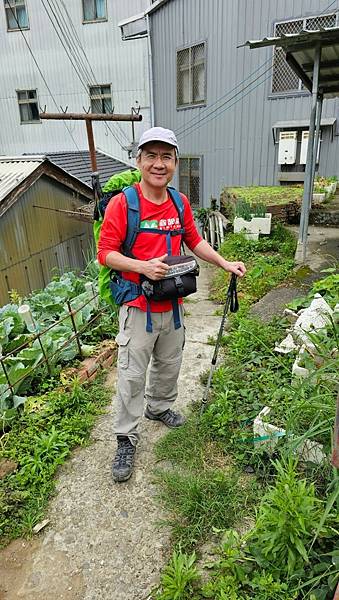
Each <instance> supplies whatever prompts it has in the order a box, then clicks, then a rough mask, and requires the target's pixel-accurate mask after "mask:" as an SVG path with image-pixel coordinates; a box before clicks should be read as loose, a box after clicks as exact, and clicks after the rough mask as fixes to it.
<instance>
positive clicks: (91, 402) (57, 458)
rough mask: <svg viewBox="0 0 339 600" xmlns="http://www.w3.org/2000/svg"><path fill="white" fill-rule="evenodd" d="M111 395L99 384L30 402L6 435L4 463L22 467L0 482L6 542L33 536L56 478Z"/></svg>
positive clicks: (2, 531)
mask: <svg viewBox="0 0 339 600" xmlns="http://www.w3.org/2000/svg"><path fill="white" fill-rule="evenodd" d="M108 395H109V392H108V390H107V389H106V388H104V386H103V385H102V384H100V382H99V383H98V381H97V380H96V382H95V384H90V385H88V386H83V385H80V384H79V383H78V382H77V381H76V380H75V381H73V383H72V385H71V388H70V389H69V390H68V391H67V390H64V389H59V390H53V391H51V392H48V393H47V394H45V395H44V396H38V397H36V398H29V399H28V400H27V402H26V404H25V408H24V411H23V413H22V416H21V418H20V420H16V421H15V422H14V425H13V427H12V429H11V431H9V432H7V433H5V434H4V435H3V436H2V439H1V441H2V445H1V452H0V458H7V459H12V460H14V461H15V462H17V463H18V468H17V470H16V471H15V472H14V473H12V474H10V475H7V476H6V477H5V478H3V479H1V481H0V513H1V515H2V517H1V520H0V536H1V540H2V543H5V542H6V541H8V540H10V539H12V538H14V537H18V536H21V535H26V534H29V533H30V531H31V529H32V527H33V526H34V524H35V523H36V522H38V521H39V520H40V519H41V516H42V514H43V511H44V508H45V506H46V504H47V500H48V498H49V496H50V495H51V493H52V491H53V489H54V479H53V476H54V474H55V472H56V470H57V468H58V466H59V465H60V464H62V463H63V462H64V461H65V459H66V457H67V456H68V454H69V452H70V451H71V449H72V448H73V447H74V446H76V445H79V444H84V443H86V441H87V440H88V436H89V432H90V429H91V427H92V425H93V423H94V421H95V418H96V415H98V414H99V412H100V411H101V408H102V407H103V406H104V405H105V404H107V402H108V400H109V398H108Z"/></svg>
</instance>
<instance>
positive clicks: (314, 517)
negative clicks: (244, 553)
mask: <svg viewBox="0 0 339 600" xmlns="http://www.w3.org/2000/svg"><path fill="white" fill-rule="evenodd" d="M274 464H275V468H276V471H277V479H276V483H275V486H274V487H272V488H271V489H269V490H268V492H267V493H266V494H265V495H264V497H263V499H262V501H261V504H260V508H259V513H258V518H257V521H256V524H255V528H254V530H253V531H252V533H251V540H250V547H251V550H252V552H253V554H254V555H255V556H256V557H257V561H258V562H259V564H260V563H261V560H262V566H263V567H266V568H267V567H270V568H271V569H272V567H273V569H275V570H276V571H277V572H278V573H286V574H287V575H289V576H291V575H292V574H293V573H295V572H297V571H298V570H299V569H300V568H302V567H303V564H304V563H308V561H309V557H308V552H307V546H308V544H309V543H310V541H311V538H312V533H313V532H314V526H315V523H316V522H317V521H318V519H319V517H320V506H319V504H320V502H319V501H317V500H316V497H315V491H314V485H313V484H311V483H307V482H306V480H305V479H300V476H299V474H298V472H297V461H296V459H294V458H292V457H288V458H287V459H286V460H285V461H283V462H280V461H276V462H275V463H274Z"/></svg>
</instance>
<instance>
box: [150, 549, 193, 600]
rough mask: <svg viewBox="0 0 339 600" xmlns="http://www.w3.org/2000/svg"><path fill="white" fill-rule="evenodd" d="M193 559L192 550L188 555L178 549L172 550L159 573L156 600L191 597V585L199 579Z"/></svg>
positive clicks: (177, 599)
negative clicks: (168, 559)
mask: <svg viewBox="0 0 339 600" xmlns="http://www.w3.org/2000/svg"><path fill="white" fill-rule="evenodd" d="M195 561H196V556H195V553H194V552H193V553H192V554H190V555H188V554H185V553H183V552H181V551H180V550H179V551H178V552H176V551H174V552H173V554H172V558H171V560H170V562H169V563H168V565H167V566H166V567H165V569H164V571H163V573H162V575H161V580H160V589H159V591H158V593H157V594H156V598H157V600H186V599H188V598H190V597H191V592H192V591H193V585H194V583H196V582H197V581H198V580H199V579H200V576H199V573H198V570H197V568H196V566H195V564H194V563H195Z"/></svg>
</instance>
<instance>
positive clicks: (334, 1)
mask: <svg viewBox="0 0 339 600" xmlns="http://www.w3.org/2000/svg"><path fill="white" fill-rule="evenodd" d="M336 2H337V0H333V2H331V4H329V5H328V6H327V8H325V10H323V11H322V12H321V13H320V14H319V16H320V15H323V14H324V13H326V12H327V11H328V9H329V8H331V6H333V4H335V3H336Z"/></svg>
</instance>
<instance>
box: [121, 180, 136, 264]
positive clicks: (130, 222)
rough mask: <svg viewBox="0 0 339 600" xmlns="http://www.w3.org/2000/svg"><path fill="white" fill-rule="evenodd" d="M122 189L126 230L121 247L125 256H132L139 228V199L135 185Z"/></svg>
mask: <svg viewBox="0 0 339 600" xmlns="http://www.w3.org/2000/svg"><path fill="white" fill-rule="evenodd" d="M122 191H123V193H124V194H125V198H126V202H127V231H126V237H125V241H124V243H123V246H122V249H123V253H124V254H125V255H126V256H129V257H131V258H133V254H132V248H133V246H134V243H135V239H136V237H137V234H138V232H139V228H140V201H139V195H138V192H137V190H136V189H135V187H133V186H129V187H126V188H124V189H123V190H122Z"/></svg>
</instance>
